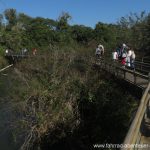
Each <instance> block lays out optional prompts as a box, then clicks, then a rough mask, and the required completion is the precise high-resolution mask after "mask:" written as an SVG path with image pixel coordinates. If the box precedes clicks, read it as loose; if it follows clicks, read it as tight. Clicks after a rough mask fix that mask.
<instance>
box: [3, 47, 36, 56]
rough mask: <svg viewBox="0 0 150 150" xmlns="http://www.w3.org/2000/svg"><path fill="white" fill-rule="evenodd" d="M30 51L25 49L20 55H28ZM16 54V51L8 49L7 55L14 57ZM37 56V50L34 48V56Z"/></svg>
mask: <svg viewBox="0 0 150 150" xmlns="http://www.w3.org/2000/svg"><path fill="white" fill-rule="evenodd" d="M28 52H29V51H28V50H27V49H26V48H23V49H21V50H20V52H19V54H20V55H28ZM12 54H14V51H13V50H12V49H11V48H8V49H6V50H5V55H12ZM36 54H37V49H36V48H33V49H32V55H36Z"/></svg>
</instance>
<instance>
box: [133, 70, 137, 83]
mask: <svg viewBox="0 0 150 150" xmlns="http://www.w3.org/2000/svg"><path fill="white" fill-rule="evenodd" d="M133 76H134V84H136V74H135V69H134V72H133Z"/></svg>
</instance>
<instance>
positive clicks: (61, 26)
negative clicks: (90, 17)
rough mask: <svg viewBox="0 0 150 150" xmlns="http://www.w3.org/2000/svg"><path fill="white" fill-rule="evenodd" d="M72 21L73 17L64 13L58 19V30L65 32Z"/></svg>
mask: <svg viewBox="0 0 150 150" xmlns="http://www.w3.org/2000/svg"><path fill="white" fill-rule="evenodd" d="M70 19H71V16H70V15H69V13H67V12H62V14H61V15H60V16H59V18H58V25H57V29H58V30H60V31H65V30H66V29H68V27H69V24H68V22H69V20H70Z"/></svg>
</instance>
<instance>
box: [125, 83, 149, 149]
mask: <svg viewBox="0 0 150 150" xmlns="http://www.w3.org/2000/svg"><path fill="white" fill-rule="evenodd" d="M149 91H150V83H149V84H148V86H147V88H146V90H145V92H144V94H143V96H142V98H141V102H140V105H139V107H138V110H137V113H136V116H135V118H134V120H133V122H132V124H131V126H130V128H129V131H128V133H127V135H126V138H125V140H124V143H123V145H129V147H127V148H122V150H133V149H138V148H136V147H130V145H133V144H134V145H135V146H136V144H140V143H141V136H142V134H141V132H140V128H141V124H142V120H143V118H144V117H145V115H146V108H147V106H148V103H149V100H150V94H149Z"/></svg>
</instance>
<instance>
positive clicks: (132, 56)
mask: <svg viewBox="0 0 150 150" xmlns="http://www.w3.org/2000/svg"><path fill="white" fill-rule="evenodd" d="M135 57H136V55H135V52H134V50H132V54H131V57H130V62H131V68H132V69H135V65H134V62H135Z"/></svg>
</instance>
